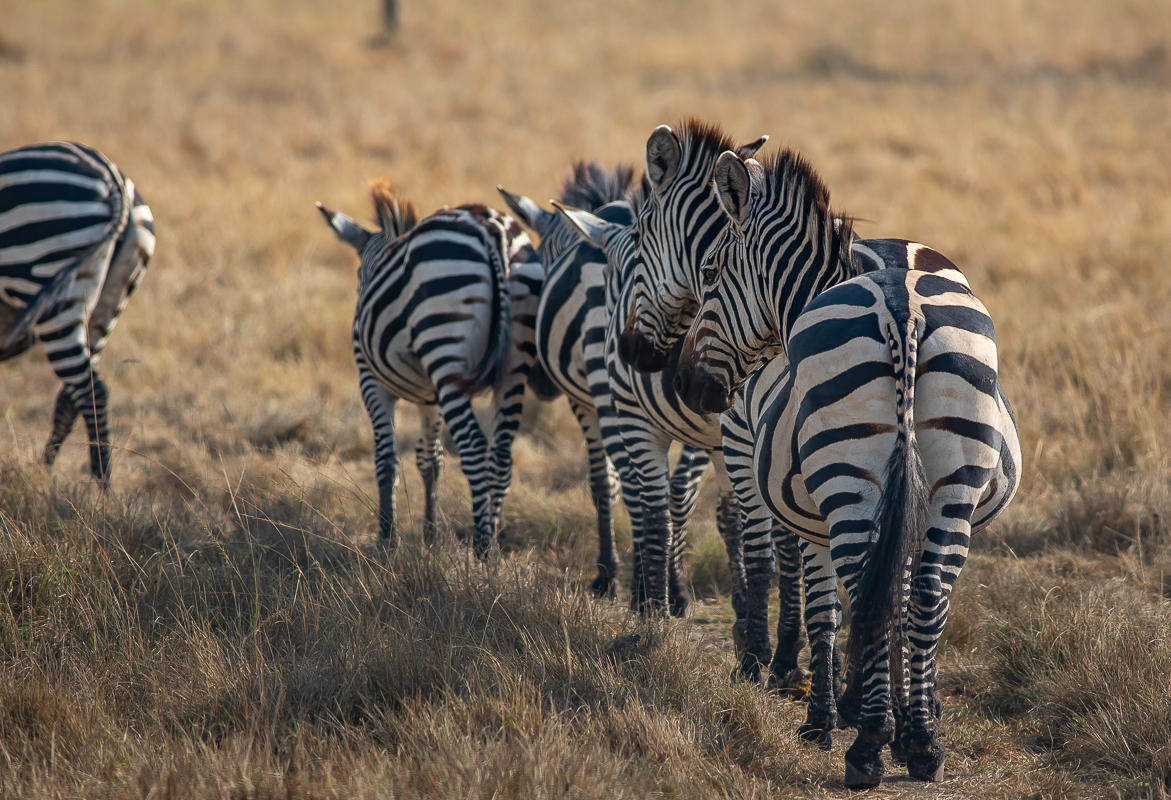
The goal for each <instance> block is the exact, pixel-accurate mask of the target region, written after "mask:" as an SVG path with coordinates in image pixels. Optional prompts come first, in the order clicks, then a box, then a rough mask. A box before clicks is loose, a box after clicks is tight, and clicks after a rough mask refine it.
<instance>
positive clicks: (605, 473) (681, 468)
mask: <svg viewBox="0 0 1171 800" xmlns="http://www.w3.org/2000/svg"><path fill="white" fill-rule="evenodd" d="M637 187H638V181H637V180H636V179H635V175H634V170H633V169H632V168H631V167H628V166H624V165H619V166H618V167H617V168H616V169H615V170H614V171H613V172H607V171H606V170H605V169H603V168H602V167H601V166H599V165H598V164H597V163H596V162H591V163H586V162H578V163H577V164H575V165H574V167H573V173H572V174H571V175H570V177H569V178H568V179H567V180H566V181H565V185H564V188H563V190H562V192H561V198H560V201H561V203H563V204H565V205H570V206H575V207H578V208H582V209H585V210H588V211H594V212H596V213H597V214H599V215H600V216H601V218H603V219H606V220H608V221H610V222H615V223H619V224H624V225H630V224H631V222H632V221H633V211H632V208H631V205H630V202H629V201H628V199H627V198H628V197H630V196H631V195H633V194H634V193H635V192H636V191H637ZM497 190H498V191H499V192H500V195H501V197H503V198H504V201H505V203H506V204H507V205H508V207H509V210H511V211H512V213H513V214H515V215H516V218H517V219H518V220H520V222H521V223H522V224H524V225H525V226H527V227H528V228H530V229H531V230H533V231H534V232H535V233H536V234H537V235H538V236H539V237H540V245H539V247H538V248H537V253H538V259H539V260H540V262H541V263H542V264H543V265H545V267H546V275H545V284H544V287H543V289H542V292H541V298H540V301H539V304H538V307H537V317H536V346H537V357H538V359H539V365H540V366H541V367H542V370H543V373H544V374H546V375H548V376H549V378H550V379H551V381H552V383H553V385H554V386H555V387H556V388H557V389H558V390H560V391H561V392H564V393H565V395H566V397H567V399H568V401H569V405H570V408H571V409H572V411H573V414H574V416H575V417H576V418H577V421H578V424H579V425H580V426H581V429H582V434H583V435H584V436H585V440H586V448H587V453H588V457H589V481H590V493H591V495H592V497H593V501H594V507H595V509H596V510H597V526H598V551H599V552H598V559H597V568H598V574H597V577H596V578H595V579H594V580H593V582H592V583H591V589H592V590H593V591H594V593H595V594H598V595H601V596H610V597H613V596H616V595H617V588H618V586H617V577H618V568H619V559H618V551H617V548H616V547H615V544H614V534H613V520H612V512H613V508H614V503H615V500H616V498H615V494H616V490H617V488H618V487H616V486H615V483H616V478H617V475H616V474H615V472H614V470H617V472H618V474H623V473H627V472H628V471H629V467H628V464H627V459H626V451H625V449H623V447H622V441H621V437H620V436H619V435H616V434H617V431H613V432H612V435H611V436H609V437H608V444H609V446H608V448H607V437H604V436H603V433H602V417H601V416H599V412H598V409H597V407H596V406H595V394H597V395H599V396H601V395H604V394H608V385H607V380H608V379H607V377H606V367H605V354H604V352H603V350H604V344H605V330H606V296H607V280H606V257H605V255H604V254H603V253H602V252H601V251H600V250H598V249H597V248H595V247H593V246H591V245H589V244H587V243H585V242H583V241H581V239H580V238H579V237H578V235H577V234H576V233H575V232H574V231H573V230H572V228H571V227H570V226H569V225H568V224H566V222H565V220H564V219H563V218H562V217H561V216H560V215H558V214H556V213H554V212H550V211H546V210H545V209H543V208H541V207H540V206H539V205H538V204H536V203H535V202H533V201H532V200H530V199H529V198H527V197H524V196H521V195H515V194H512V193H510V192H508V191H506V190H505V189H504V188H503V187H497ZM610 284H611V286H614V285H616V284H617V281H616V280H614V279H612V280H611V281H610ZM610 291H611V293H613V289H612V288H611V289H610ZM609 416H611V415H607V418H608V419H609ZM611 427H612V426H611ZM708 462H709V459H708V456H707V453H706V452H705V451H703V450H700V449H697V448H694V447H691V446H690V445H688V446H685V447H684V449H683V452H682V454H681V455H680V458H679V462H678V463H677V464H676V467H675V470H674V472H673V473H672V477H671V503H670V507H671V518H672V524H673V526H674V529H675V530H680V531H682V530H683V528H684V525H685V523H686V521H687V519H688V517H689V516H690V515H691V512H692V511H693V510H694V508H695V503H696V499H697V498H698V493H699V482H700V478H701V477H702V475H703V471H704V469H705V468H706V467H707V465H708ZM611 465H613V466H611ZM620 485H621V486H624V487H627V488H628V489H629V488H632V487H633V484H632V482H631V480H629V479H628V480H626V481H624V482H620ZM625 502H626V506H627V510H628V511H629V512H630V515H631V527H632V529H633V531H634V539H635V540H636V541H639V540H641V534H640V528H641V525H640V521H639V507H638V498H637V496H636V495H632V494H630V493H627V495H626V497H625ZM677 541H678V544H677V546H676V548H675V553H674V556H673V558H672V559H671V575H670V578H669V581H668V582H669V584H670V599H671V607H672V609H673V611H674V613H676V614H682V613H683V612H684V611H685V609H686V607H687V603H688V600H689V592H688V589H687V580H686V573H685V572H684V570H683V560H682V556H683V553H684V549H685V544H686V540H685V538H684V537H683V536H680V537H677ZM640 584H641V579H640V576H639V575H638V574H636V575H635V580H634V585H636V586H637V585H640ZM742 594H743V593H742V592H741V595H742Z"/></svg>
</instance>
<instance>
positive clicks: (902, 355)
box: [847, 318, 931, 702]
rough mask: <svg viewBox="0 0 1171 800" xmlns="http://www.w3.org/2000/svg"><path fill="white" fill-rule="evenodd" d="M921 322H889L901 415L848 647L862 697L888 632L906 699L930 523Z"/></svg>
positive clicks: (893, 671) (896, 683)
mask: <svg viewBox="0 0 1171 800" xmlns="http://www.w3.org/2000/svg"><path fill="white" fill-rule="evenodd" d="M920 326H921V321H920V320H917V319H914V318H911V319H904V320H893V321H891V322H890V323H889V324H888V326H887V343H888V344H889V346H890V351H891V358H892V360H893V362H894V367H895V409H896V415H897V417H898V425H897V430H896V438H895V446H894V449H893V451H892V452H891V455H890V459H889V460H888V461H887V464H886V481H885V483H884V487H885V489H884V491H883V493H882V498H881V500H880V501H879V505H878V511H877V514H876V519H875V523H876V527H877V529H878V539H877V541H876V542H874V543H873V544H872V545H871V547H870V551H869V553H868V554H867V557H866V558H867V560H866V564H865V566H864V567H863V570H864V571H863V573H862V578H861V580H860V582H859V587H858V592H857V602H856V603H853V604H852V608H853V611H854V617H853V621H852V622H851V624H850V640H849V645H848V647H847V653H848V662H847V663H848V664H849V665H850V671H849V672H850V677H849V680H850V684H851V685H850V688H849V691H850V693H851V694H853V695H854V696H859V695H860V693H861V691H862V689H863V687H862V686H861V685H859V683H858V682H859V681H860V680H861V678H862V676H861V675H860V674H859V673H860V669H858V667H859V666H860V665H861V663H862V656H863V653H864V652H865V650H866V649H867V647H868V646H871V645H873V644H876V643H877V641H878V639H879V637H880V635H881V634H882V633H887V634H889V636H888V638H887V642H888V648H889V650H888V652H889V653H890V656H891V661H890V665H891V666H890V675H891V685H892V687H893V688H894V689H895V696H896V698H897V699H898V700H899V701H900V702H901V700H902V695H903V692H902V685H903V650H904V647H905V645H906V630H905V627H906V626H905V625H904V624H903V621H904V615H903V609H904V607H905V606H906V603H907V585H906V583H905V577H906V570H907V568H908V566H909V565H911V562H912V559H915V560H916V561H917V556H918V554H919V550H920V547H921V544H922V539H923V535H924V532H925V528H926V525H927V510H928V505H929V501H930V494H931V493H930V487H929V486H928V485H927V473H926V470H925V469H924V468H923V459H922V456H921V454H920V452H919V445H918V442H917V441H916V438H915V416H914V414H915V369H916V366H917V360H918V347H919V337H920V335H921V327H920Z"/></svg>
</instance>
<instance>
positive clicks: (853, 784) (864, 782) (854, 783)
mask: <svg viewBox="0 0 1171 800" xmlns="http://www.w3.org/2000/svg"><path fill="white" fill-rule="evenodd" d="M843 783H845V786H846V788H847V789H849V790H850V791H854V792H857V791H861V790H863V789H873V788H874V787H875V786H878V785H879V784H880V783H882V768H881V767H880V768H879V770H878V772H863V771H862V770H860V769H858V768H857V767H855V766H854V765H853V764H851V763H850V762H849V761H846V779H845V780H844V781H843Z"/></svg>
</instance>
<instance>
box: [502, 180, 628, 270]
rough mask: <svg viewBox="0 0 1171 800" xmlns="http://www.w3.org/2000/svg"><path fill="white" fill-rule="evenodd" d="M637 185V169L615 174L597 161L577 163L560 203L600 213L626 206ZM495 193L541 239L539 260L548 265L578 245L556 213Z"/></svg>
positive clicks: (526, 200)
mask: <svg viewBox="0 0 1171 800" xmlns="http://www.w3.org/2000/svg"><path fill="white" fill-rule="evenodd" d="M636 186H637V182H636V180H635V177H634V168H633V167H630V166H628V165H626V164H619V165H618V166H617V167H615V168H614V169H613V171H609V170H606V169H605V168H604V167H602V166H601V165H600V164H598V162H596V161H590V162H585V161H578V162H576V163H575V164H574V165H573V172H572V173H571V174H570V176H569V177H568V178H566V179H565V185H564V186H563V187H562V189H561V198H560V202H561V203H562V204H563V205H566V206H571V207H573V208H580V209H583V210H585V211H592V212H597V211H598V210H599V209H601V208H602V207H604V206H607V205H611V204H614V203H625V202H626V200H627V198H628V196H629V195H630V193H631V192H632V191H633V190H634V188H635V187H636ZM496 191H498V192H500V196H501V197H502V198H504V202H505V204H506V205H507V206H508V209H509V210H510V211H511V212H512V213H513V214H514V215H515V216H516V218H517V219H518V220H519V221H520V223H521V224H522V225H524V226H525V227H526V228H528V229H529V230H531V231H533V232H534V233H536V234H537V236H539V237H540V240H541V241H540V245H539V246H538V247H537V257H538V259H539V260H540V262H541V263H542V264H544V265H546V266H549V265H551V264H552V263H553V262H554V261H556V260H557V257H558V256H560V255H561V254H562V253H564V252H565V251H566V250H568V249H569V248H571V247H573V246H575V245H577V244H578V242H579V236H578V234H577V233H576V232H575V231H574V229H573V228H572V227H571V226H570V225H569V224H567V223H566V221H565V219H564V218H563V217H562V216H561V215H559V214H557V213H556V212H553V211H546V210H545V209H543V208H541V207H540V206H539V205H538V204H537V203H535V202H533V201H532V200H530V199H529V198H527V197H525V196H524V195H518V194H513V193H512V192H509V191H506V190H505V188H504V187H503V186H497V187H496Z"/></svg>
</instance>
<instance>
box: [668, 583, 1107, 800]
mask: <svg viewBox="0 0 1171 800" xmlns="http://www.w3.org/2000/svg"><path fill="white" fill-rule="evenodd" d="M775 617H776V614H775V608H774V614H773V618H774V619H775ZM733 620H734V617H733V616H732V611H731V607H730V604H729V603H728V602H727V601H726V600H699V601H697V602H696V603H695V604H694V606H693V610H692V613H691V615H690V616H689V617H688V618H687V620H685V621H684V623H683V624H684V625H685V626H687V628H688V630H689V632H690V634H691V635H692V636H694V637H695V639H696V640H697V644H698V645H699V648H700V650H701V651H704V652H712V651H718V652H719V653H720V654H724V655H725V656H726V657H730V656H728V654H730V653H731V652H732V648H733V645H732V638H731V626H732V622H733ZM943 702H944V717H943V720H942V722H941V728H942V731H943V736H944V746H945V747H946V748H947V751H948V760H947V766H946V775H947V777H946V780H944V781H942V782H940V783H923V782H921V781H917V780H913V779H911V778H909V777H908V776H907V774H906V770H905V769H904V768H902V767H899V766H896V765H894V764H892V763H890V760H889V757H888V758H887V777H886V778H885V779H884V780H883V783H882V785H881V786H879V787H878V788H876V789H872V790H869V791H868V792H867V793H866V795H865V796H867V797H892V798H991V797H1021V798H1048V797H1067V798H1079V797H1087V798H1088V797H1102V796H1104V795H1106V794H1107V793H1108V792H1109V787H1108V786H1107V785H1103V784H1101V783H1087V782H1081V781H1077V780H1075V779H1074V778H1072V777H1071V776H1070V774H1069V773H1067V772H1066V771H1064V770H1057V769H1053V768H1050V767H1048V766H1046V762H1045V759H1044V756H1042V755H1040V754H1037V753H1033V752H1030V751H1028V750H1027V749H1025V748H1024V747H1023V746H1022V745H1021V742H1020V741H1019V739H1018V738H1017V737H1015V736H1014V735H1013V731H1012V729H1011V728H1010V727H1009V726H1007V725H1005V724H1003V723H1000V722H997V721H994V720H989V719H987V718H985V717H983V716H981V715H978V714H976V713H974V712H973V711H972V710H971V709H970V708H968V707H967V705H966V704H965V703H964V702H963V698H961V697H954V696H953V697H944V698H943ZM776 703H777V713H778V714H781V715H783V716H784V717H785V718H786V721H787V722H789V723H791V725H792V727H793V729H794V731H795V730H796V727H797V726H798V725H800V724H801V722H803V721H804V718H805V705H804V704H803V703H793V702H790V701H787V700H784V699H782V698H780V697H778V698H777V700H776ZM856 735H857V734H856V732H855V731H853V730H840V731H835V732H834V742H833V749H832V751H831V752H830V753H828V754H825V753H821V752H819V751H816V750H814V749H812V748H810V749H809V767H810V772H811V775H810V777H811V779H812V780H811V783H810V784H809V785H808V786H807V787H805V788H806V790H808V791H810V793H811V794H813V795H814V796H818V795H844V796H851V795H852V794H853V793H851V792H849V791H848V790H847V789H846V788H845V787H844V786H843V785H842V783H841V780H842V774H843V772H844V764H843V754H844V753H845V751H846V750H847V749H848V748H849V747H850V745H851V744H852V743H853V741H854V737H855V736H856ZM818 775H820V776H821V777H822V779H821V780H817V779H816V778H817V776H818Z"/></svg>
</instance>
